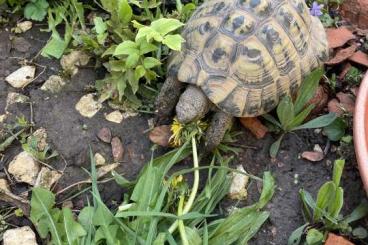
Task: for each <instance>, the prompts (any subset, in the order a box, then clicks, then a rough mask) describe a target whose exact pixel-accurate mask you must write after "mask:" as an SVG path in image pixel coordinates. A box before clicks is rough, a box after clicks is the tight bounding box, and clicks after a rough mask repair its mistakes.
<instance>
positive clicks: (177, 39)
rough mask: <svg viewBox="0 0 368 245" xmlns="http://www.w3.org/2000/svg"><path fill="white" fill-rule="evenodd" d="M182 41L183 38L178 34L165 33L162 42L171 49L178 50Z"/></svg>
mask: <svg viewBox="0 0 368 245" xmlns="http://www.w3.org/2000/svg"><path fill="white" fill-rule="evenodd" d="M182 42H184V39H183V38H182V37H181V36H180V35H179V34H175V35H167V36H166V37H165V38H164V40H163V41H162V43H163V44H165V45H166V46H168V47H169V48H170V49H172V50H176V51H180V50H181V43H182Z"/></svg>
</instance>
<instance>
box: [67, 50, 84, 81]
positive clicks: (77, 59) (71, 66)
mask: <svg viewBox="0 0 368 245" xmlns="http://www.w3.org/2000/svg"><path fill="white" fill-rule="evenodd" d="M89 59H90V57H89V56H88V55H87V54H86V53H84V52H83V51H80V50H73V51H72V52H70V54H67V55H63V57H61V60H60V64H61V67H62V68H63V69H64V71H66V72H67V73H69V74H70V75H71V76H74V75H76V74H77V73H78V66H85V65H87V64H88V61H89Z"/></svg>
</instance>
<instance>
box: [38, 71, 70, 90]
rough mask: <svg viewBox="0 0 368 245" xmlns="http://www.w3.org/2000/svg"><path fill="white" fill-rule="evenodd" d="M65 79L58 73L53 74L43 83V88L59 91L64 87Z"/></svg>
mask: <svg viewBox="0 0 368 245" xmlns="http://www.w3.org/2000/svg"><path fill="white" fill-rule="evenodd" d="M64 85H65V81H64V79H63V78H62V77H60V76H58V75H51V76H50V77H49V78H48V79H47V80H46V82H45V83H44V84H43V85H42V87H41V90H43V91H49V92H51V93H58V92H60V91H61V89H62V88H63V87H64Z"/></svg>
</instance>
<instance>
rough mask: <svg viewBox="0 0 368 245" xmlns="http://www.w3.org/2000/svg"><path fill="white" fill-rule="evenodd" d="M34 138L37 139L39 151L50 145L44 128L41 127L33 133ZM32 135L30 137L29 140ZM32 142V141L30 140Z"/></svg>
mask: <svg viewBox="0 0 368 245" xmlns="http://www.w3.org/2000/svg"><path fill="white" fill-rule="evenodd" d="M32 136H33V138H34V139H35V140H36V141H37V150H38V151H44V150H45V149H46V147H47V146H48V144H47V142H46V140H47V132H46V129H44V128H39V129H37V130H36V131H34V132H33V134H32ZM31 138H32V137H28V141H29V140H30V139H31ZM28 143H31V142H28Z"/></svg>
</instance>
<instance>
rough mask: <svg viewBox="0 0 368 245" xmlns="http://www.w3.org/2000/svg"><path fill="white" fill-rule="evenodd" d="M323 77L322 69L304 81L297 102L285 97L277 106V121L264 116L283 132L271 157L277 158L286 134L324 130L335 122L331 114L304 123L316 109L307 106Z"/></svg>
mask: <svg viewBox="0 0 368 245" xmlns="http://www.w3.org/2000/svg"><path fill="white" fill-rule="evenodd" d="M322 75H323V70H322V69H317V70H315V71H313V72H312V73H311V74H310V75H309V76H308V77H307V78H306V79H305V80H304V81H303V83H302V85H301V87H300V89H299V91H298V94H297V97H296V100H295V102H293V101H292V99H291V98H290V96H285V97H283V98H282V99H281V102H280V103H279V105H278V106H277V117H278V120H276V119H275V118H274V117H273V116H271V115H270V114H266V115H264V116H263V117H264V118H265V119H266V120H267V121H269V122H270V123H271V124H273V125H274V126H276V127H277V128H278V129H280V130H281V131H282V134H281V135H280V136H279V138H278V140H277V141H276V142H275V143H273V144H272V145H271V148H270V155H271V157H276V156H277V153H278V151H279V148H280V145H281V141H282V139H283V137H284V136H285V134H286V133H288V132H293V131H296V130H300V129H312V128H323V127H326V126H328V125H330V124H331V123H332V122H333V121H335V119H336V115H335V114H334V113H329V114H327V115H323V116H320V117H317V118H315V119H313V120H311V121H309V122H306V123H303V122H304V120H305V119H306V118H307V117H308V115H309V114H310V113H311V111H312V110H313V108H314V107H315V105H313V104H309V105H307V103H308V101H309V100H310V99H311V98H312V97H313V95H314V93H315V91H316V89H317V87H318V84H319V80H320V79H321V77H322Z"/></svg>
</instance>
